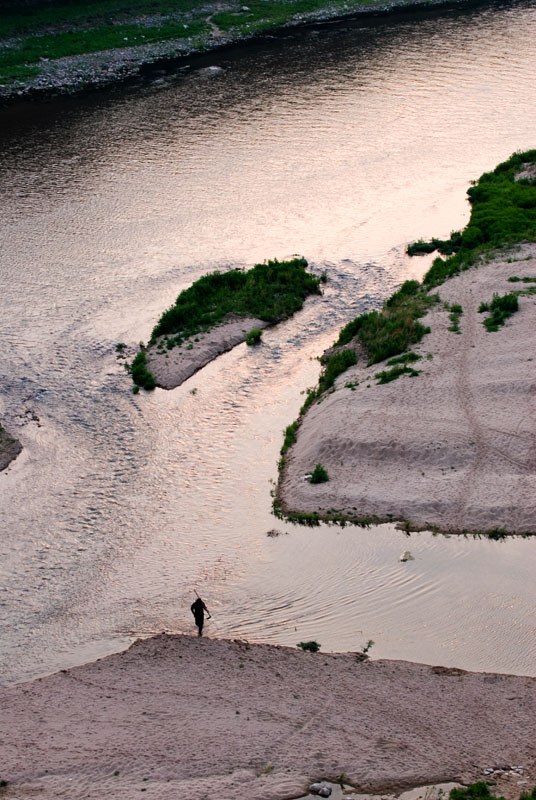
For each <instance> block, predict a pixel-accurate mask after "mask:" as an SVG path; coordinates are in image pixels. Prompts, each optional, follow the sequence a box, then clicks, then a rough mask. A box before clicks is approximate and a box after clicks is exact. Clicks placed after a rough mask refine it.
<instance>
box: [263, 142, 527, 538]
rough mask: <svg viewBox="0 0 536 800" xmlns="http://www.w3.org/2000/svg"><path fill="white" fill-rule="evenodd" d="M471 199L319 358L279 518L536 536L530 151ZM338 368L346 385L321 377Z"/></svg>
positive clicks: (293, 435)
mask: <svg viewBox="0 0 536 800" xmlns="http://www.w3.org/2000/svg"><path fill="white" fill-rule="evenodd" d="M467 194H468V200H469V203H470V206H471V214H470V219H469V223H468V224H467V226H466V228H465V229H464V230H463V231H456V232H454V233H452V234H451V236H450V239H448V240H442V239H433V240H432V241H431V242H422V241H421V242H419V243H417V245H416V246H410V248H408V249H409V252H410V253H414V254H416V253H420V252H432V251H433V250H439V251H440V252H441V253H443V257H441V256H439V257H437V258H436V259H435V260H434V262H433V263H432V266H431V267H430V269H429V270H428V272H427V273H426V274H425V276H424V278H423V280H422V282H418V281H414V280H411V281H406V282H405V283H404V284H403V285H402V287H401V288H400V289H398V290H397V291H396V292H395V293H394V294H393V295H392V296H391V297H390V298H389V299H387V300H386V301H385V302H384V304H383V306H382V307H381V308H379V309H377V310H374V311H370V312H368V313H365V314H361V315H360V316H358V317H357V318H355V319H353V320H351V321H350V322H349V323H348V324H347V325H346V326H345V327H344V328H343V329H342V331H341V333H340V335H339V337H338V339H337V341H336V342H335V344H334V346H333V347H332V348H330V350H328V351H327V352H326V354H325V355H324V356H323V357H322V359H321V361H322V364H323V369H322V372H321V375H320V379H319V383H318V386H317V388H315V389H313V390H309V392H308V395H307V399H306V402H305V403H304V405H303V406H302V409H301V412H300V415H299V417H298V419H297V420H296V421H295V422H293V423H292V424H291V425H289V426H288V428H287V429H286V431H285V436H284V442H283V445H282V448H281V459H280V465H279V466H280V473H279V476H280V477H279V484H278V490H277V493H276V499H275V501H274V510H275V512H276V514H277V515H283V516H285V517H287V518H288V519H291V520H295V521H298V522H304V523H307V524H318V522H319V521H320V520H327V521H334V522H343V523H344V522H345V521H351V522H354V523H356V524H369V523H372V522H385V521H394V520H398V521H399V522H400V523H402V524H403V525H404V528H405V529H408V530H410V529H413V528H422V527H427V528H435V529H437V530H445V531H451V532H468V533H477V534H482V533H486V534H488V535H490V534H491V535H493V536H495V537H496V534H497V532H500V534H501V535H505V534H506V533H520V534H532V533H536V511H535V510H534V508H533V506H532V505H531V503H530V502H527V500H526V497H527V496H528V495H526V493H525V494H524V490H523V491H522V490H521V484H522V483H523V481H524V480H526V481H528V482H529V484H532V483H534V484H535V489H536V474H535V471H534V469H533V468H532V467H531V464H532V462H531V461H530V457H529V454H528V452H527V453H526V452H525V450H526V447H527V443H528V442H529V441H530V440H531V437H532V436H533V435H534V431H533V430H532V428H533V422H532V421H531V420H532V417H531V414H530V412H529V408H530V397H531V392H532V388H531V387H532V380H533V378H532V375H531V373H532V365H531V364H528V363H527V362H532V360H533V357H532V351H533V349H534V344H536V342H535V341H534V330H535V328H534V319H533V315H534V298H533V297H530V295H534V294H535V293H536V288H535V286H534V283H535V282H536V244H535V242H536V150H529V151H526V152H523V153H515V154H514V155H513V156H512V157H511V158H509V159H508V160H507V161H505V162H504V163H502V164H499V166H497V167H496V169H494V170H493V171H492V172H486V173H484V174H483V175H482V176H481V177H480V179H479V180H477V181H474V182H473V183H472V185H471V186H470V188H469V190H468V192H467ZM514 262H515V263H516V267H515V268H514V267H513V266H511V265H512V264H513V263H514ZM519 262H523V266H521V265H520V263H519ZM477 268H478V269H477ZM522 268H523V269H524V272H523V273H522V272H521V269H522ZM475 270H476V272H475ZM515 273H517V274H515ZM513 285H514V286H515V288H513ZM518 286H519V287H520V288H519V289H518V288H517V287H518ZM484 313H487V314H489V316H486V317H484V318H483V317H482V316H479V315H482V314H484ZM490 332H491V333H492V334H493V335H492V336H489V335H488V334H489V333H490ZM452 333H455V334H458V336H452ZM416 362H418V364H416ZM335 363H336V364H337V367H338V369H337V370H336V372H335V378H336V377H338V375H340V374H341V373H342V372H345V371H348V372H349V377H348V379H347V380H346V382H344V383H343V381H337V382H335V380H334V379H333V380H327V378H328V377H329V376H331V375H333V374H334V370H333V365H335ZM375 364H382V365H383V364H385V367H386V368H380V369H379V370H378V371H376V370H371V367H372V366H373V365H375ZM416 366H418V369H417V368H416ZM408 378H416V380H411V381H409V380H408ZM343 380H344V379H343ZM520 419H523V420H525V419H526V422H525V421H523V422H522V423H519V425H520V427H519V428H516V425H517V424H518V423H517V422H516V421H518V420H520ZM510 428H512V430H510ZM521 428H523V432H522V433H521ZM525 429H526V430H525ZM321 460H322V464H323V465H324V466H325V467H326V469H327V470H328V472H329V476H330V481H329V484H328V483H326V484H324V485H322V486H321V487H311V484H310V482H307V481H303V479H302V478H303V475H304V474H307V473H310V472H311V471H312V469H313V468H314V466H315V464H317V463H319V462H320V461H321ZM488 466H489V473H490V474H489V475H488V474H487V472H486V469H487V467H488ZM480 473H482V474H480ZM484 473H486V474H484ZM475 476H478V481H476V477H475ZM520 476H522V477H520ZM492 487H494V488H493V489H492ZM506 487H508V490H507V488H506ZM517 494H519V497H518V498H517V500H514V498H516V497H517Z"/></svg>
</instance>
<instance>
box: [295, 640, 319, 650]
mask: <svg viewBox="0 0 536 800" xmlns="http://www.w3.org/2000/svg"><path fill="white" fill-rule="evenodd" d="M296 647H301V649H302V650H306V651H308V652H309V653H318V651H319V650H320V645H319V644H318V642H315V640H314V639H313V640H312V641H310V642H298V644H297V645H296Z"/></svg>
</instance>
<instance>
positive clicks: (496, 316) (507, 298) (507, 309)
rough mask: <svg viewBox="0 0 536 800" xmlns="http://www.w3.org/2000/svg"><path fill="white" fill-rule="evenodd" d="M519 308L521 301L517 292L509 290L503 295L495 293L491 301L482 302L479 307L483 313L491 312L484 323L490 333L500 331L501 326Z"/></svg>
mask: <svg viewBox="0 0 536 800" xmlns="http://www.w3.org/2000/svg"><path fill="white" fill-rule="evenodd" d="M518 310H519V301H518V299H517V293H516V292H509V293H508V294H504V295H502V297H501V296H499V295H498V294H497V293H495V294H494V295H493V300H492V301H491V302H490V303H480V306H479V308H478V311H479V313H481V314H482V313H484V312H485V311H489V312H490V316H489V317H486V319H485V320H484V325H485V326H486V329H487V330H488V331H489V332H490V333H492V332H495V331H498V330H499V326H500V325H504V323H505V322H506V320H507V319H508V317H511V316H512V314H515V312H516V311H518Z"/></svg>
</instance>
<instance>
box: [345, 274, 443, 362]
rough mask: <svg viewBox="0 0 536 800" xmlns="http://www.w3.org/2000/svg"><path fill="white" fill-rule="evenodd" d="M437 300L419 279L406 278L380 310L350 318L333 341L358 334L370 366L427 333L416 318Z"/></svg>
mask: <svg viewBox="0 0 536 800" xmlns="http://www.w3.org/2000/svg"><path fill="white" fill-rule="evenodd" d="M437 302H439V297H438V296H437V295H429V294H428V293H427V292H426V290H424V289H423V288H422V286H421V284H420V283H419V282H418V281H406V282H405V283H403V284H402V286H401V288H400V289H399V290H398V291H397V292H395V293H394V294H393V295H392V296H391V297H390V298H389V299H388V300H387V301H386V303H384V306H383V308H382V309H381V310H379V311H369V312H368V313H366V314H361V316H359V317H357V318H356V319H354V320H352V322H349V323H348V324H347V325H346V326H345V327H344V328H343V329H342V331H341V332H340V334H339V338H338V339H337V341H336V343H335V344H336V345H342V344H347V343H348V342H349V341H351V340H352V339H353V338H354V337H357V338H358V340H359V341H360V342H361V344H362V345H363V347H364V348H365V350H366V352H367V355H368V365H369V366H370V365H371V364H376V363H377V362H378V361H383V360H384V359H386V358H390V357H392V356H397V355H399V354H400V353H403V352H404V351H405V350H407V349H408V348H409V347H410V345H412V344H415V343H416V342H419V341H420V340H421V339H422V337H423V336H424V335H425V334H426V333H430V328H428V327H426V326H424V325H423V324H422V323H421V322H419V319H420V317H423V316H424V315H425V314H426V312H427V311H428V310H429V308H430V307H431V306H433V305H434V304H435V303H437Z"/></svg>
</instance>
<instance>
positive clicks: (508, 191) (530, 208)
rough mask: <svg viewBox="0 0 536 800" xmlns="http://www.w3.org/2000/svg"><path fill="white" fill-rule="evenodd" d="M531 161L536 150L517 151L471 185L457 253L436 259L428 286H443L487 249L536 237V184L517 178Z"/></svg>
mask: <svg viewBox="0 0 536 800" xmlns="http://www.w3.org/2000/svg"><path fill="white" fill-rule="evenodd" d="M528 163H536V150H528V151H526V152H524V153H514V155H513V156H511V158H509V159H508V161H504V162H503V163H502V164H499V166H498V167H496V169H494V170H493V172H485V173H484V174H483V175H482V176H481V177H480V178H479V180H478V181H475V183H474V184H473V185H472V186H471V187H470V188H469V189H468V191H467V195H468V198H469V202H470V204H471V217H470V219H469V224H468V225H467V227H466V228H465V229H464V230H463V231H462V234H461V240H460V241H459V242H457V244H456V248H455V250H456V252H455V253H454V255H452V256H450V257H449V258H447V259H442V258H436V259H435V261H434V263H433V264H432V266H431V268H430V269H429V270H428V272H427V273H426V275H425V276H424V281H423V282H424V284H425V286H427V287H428V288H432V287H434V286H439V285H440V284H441V283H443V282H444V281H445V280H446V279H447V278H448V277H450V276H451V275H456V274H458V273H459V272H461V271H462V270H464V269H467V268H468V267H470V266H471V265H472V264H474V263H475V261H476V258H477V256H478V255H479V254H480V253H482V252H485V251H486V250H490V249H493V248H496V247H503V246H504V245H508V244H513V243H514V242H519V241H522V240H524V239H527V240H529V241H533V240H534V239H535V238H536V184H534V183H531V182H530V181H528V180H520V181H516V180H515V175H516V174H517V173H518V172H520V171H521V170H522V169H523V167H524V166H525V165H526V164H528ZM453 235H455V234H453Z"/></svg>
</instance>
